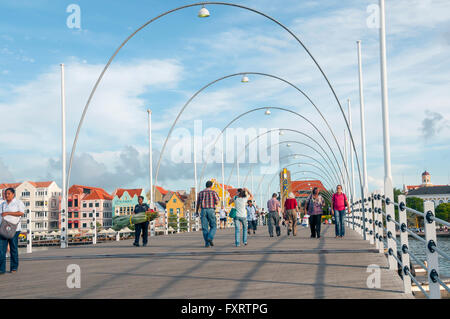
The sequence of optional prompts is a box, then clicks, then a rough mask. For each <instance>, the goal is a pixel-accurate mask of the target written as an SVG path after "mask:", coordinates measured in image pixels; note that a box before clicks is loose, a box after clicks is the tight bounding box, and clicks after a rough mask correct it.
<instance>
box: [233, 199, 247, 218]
mask: <svg viewBox="0 0 450 319" xmlns="http://www.w3.org/2000/svg"><path fill="white" fill-rule="evenodd" d="M247 201H248V196H246V197H237V196H235V197H234V207H235V208H236V217H245V218H246V217H247V209H246V206H247Z"/></svg>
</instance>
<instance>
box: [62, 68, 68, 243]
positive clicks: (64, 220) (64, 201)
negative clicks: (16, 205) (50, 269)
mask: <svg viewBox="0 0 450 319" xmlns="http://www.w3.org/2000/svg"><path fill="white" fill-rule="evenodd" d="M61 123H62V124H61V138H62V145H61V147H62V154H61V156H62V159H61V161H62V172H61V173H62V196H61V248H66V247H67V243H68V241H67V185H66V172H67V171H66V92H65V83H64V64H63V63H61Z"/></svg>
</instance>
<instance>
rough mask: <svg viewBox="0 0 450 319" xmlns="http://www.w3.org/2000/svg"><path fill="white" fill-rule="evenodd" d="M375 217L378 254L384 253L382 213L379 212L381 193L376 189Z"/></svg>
mask: <svg viewBox="0 0 450 319" xmlns="http://www.w3.org/2000/svg"><path fill="white" fill-rule="evenodd" d="M375 196H376V204H375V205H376V209H377V211H376V219H377V225H376V226H377V234H378V238H377V243H378V245H377V248H378V251H379V253H380V254H383V253H384V243H383V238H384V230H383V228H384V226H383V214H382V213H381V194H380V191H376V194H375Z"/></svg>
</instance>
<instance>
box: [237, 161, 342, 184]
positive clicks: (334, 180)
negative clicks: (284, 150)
mask: <svg viewBox="0 0 450 319" xmlns="http://www.w3.org/2000/svg"><path fill="white" fill-rule="evenodd" d="M292 156H303V157H306V158H308V159H311V160H313V161H314V162H316V163H317V164H319V165H320V166H321V167H322V168H323V169H324V170H326V169H327V168H326V167H325V166H324V165H323V164H322V162H321V161H319V160H317V159H315V158H314V157H312V156H309V155H306V154H290V155H287V156H283V157H281V158H280V161H281V160H283V159H286V158H289V157H292ZM252 169H253V166H252V167H251V168H250V170H252ZM250 170H248V172H247V175H246V176H245V179H244V182H243V183H242V184H243V185H246V182H247V178H248V175H249V173H250ZM331 176H332V177H333V182H336V176H335V175H331ZM338 184H339V183H338Z"/></svg>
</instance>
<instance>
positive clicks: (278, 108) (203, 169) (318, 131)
mask: <svg viewBox="0 0 450 319" xmlns="http://www.w3.org/2000/svg"><path fill="white" fill-rule="evenodd" d="M266 109H268V107H260V108H255V109H252V110H250V111H247V112H244V113H242V114H240V115H239V116H237V117H235V118H234V119H233V120H231V121H230V122H229V123H228V124H227V125H226V126H225V127H224V128H223V129H222V131H221V132H220V135H219V136H217V138H216V140H215V142H214V144H213V146H214V145H216V144H217V142H218V140H219V137H220V136H222V134H223V132H224V131H225V130H226V129H227V128H228V127H229V126H230V125H231V124H233V123H234V122H235V121H237V120H238V119H240V118H241V117H243V116H244V115H246V114H249V113H251V112H255V111H258V110H266ZM269 109H272V110H281V111H285V112H289V113H292V114H295V115H297V116H299V117H301V118H302V119H304V120H305V121H306V122H308V123H309V124H310V125H311V126H312V127H313V128H314V129H315V130H316V131H317V133H319V135H320V136H321V137H322V139H323V140H324V142H325V144H327V146H328V148H329V149H330V151H331V154H332V155H333V157H334V159H335V161H336V163H338V168H339V170H340V171H341V175H343V174H342V170H341V167H340V166H339V162H338V160H337V158H336V155H335V154H334V152H333V149H332V148H331V146H330V144H329V143H328V141H327V140H326V138H325V137H324V136H323V134H322V132H320V130H319V129H318V128H317V126H315V125H314V123H312V122H311V121H310V120H308V119H307V118H306V117H304V116H303V115H301V114H300V113H297V112H295V111H292V110H289V109H286V108H282V107H277V106H273V107H269ZM207 164H208V161H206V162H205V163H204V164H203V167H202V173H201V176H200V180H199V181H200V182H199V183H201V180H202V178H203V174H204V172H205V168H206V165H207ZM346 172H347V180H349V179H350V177H349V174H348V171H347V170H346ZM197 186H198V185H197Z"/></svg>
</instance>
